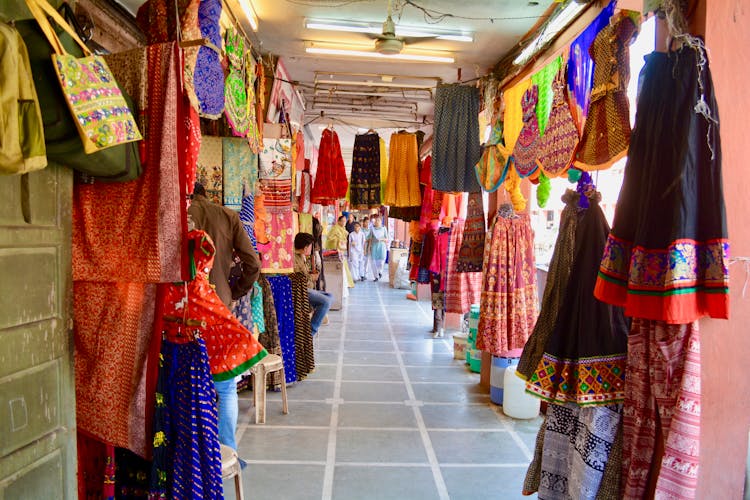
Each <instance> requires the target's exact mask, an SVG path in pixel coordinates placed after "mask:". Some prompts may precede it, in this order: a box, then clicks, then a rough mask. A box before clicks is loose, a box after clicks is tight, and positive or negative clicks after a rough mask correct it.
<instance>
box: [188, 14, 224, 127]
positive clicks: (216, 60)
mask: <svg viewBox="0 0 750 500" xmlns="http://www.w3.org/2000/svg"><path fill="white" fill-rule="evenodd" d="M191 5H192V4H191ZM220 18H221V0H201V1H200V3H199V4H198V26H199V27H200V31H201V38H205V39H207V40H208V41H209V42H211V43H212V44H213V45H214V47H219V48H220V47H221V46H222V40H221V26H220V25H219V19H220ZM219 50H220V49H219ZM193 85H195V95H196V96H197V97H198V102H199V103H200V109H199V112H200V114H201V116H203V117H205V118H210V119H212V120H216V119H218V118H219V117H221V114H222V112H223V111H224V68H223V67H222V64H221V54H219V52H217V49H215V48H213V47H209V46H207V45H202V46H201V47H199V49H198V57H197V59H196V61H195V70H194V72H193Z"/></svg>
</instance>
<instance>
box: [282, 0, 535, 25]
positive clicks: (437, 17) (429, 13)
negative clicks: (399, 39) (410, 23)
mask: <svg viewBox="0 0 750 500" xmlns="http://www.w3.org/2000/svg"><path fill="white" fill-rule="evenodd" d="M287 1H288V0H287ZM400 1H401V2H403V4H402V5H401V11H402V12H403V8H404V7H407V6H408V7H412V8H414V9H417V10H419V11H421V12H422V15H423V16H424V20H425V22H426V23H427V24H438V23H441V22H443V21H445V20H446V19H463V20H466V21H489V22H490V23H494V22H495V21H515V20H522V19H539V18H540V16H517V17H471V16H461V15H458V14H452V13H450V12H441V11H439V10H436V9H428V8H427V7H423V6H422V5H419V4H418V3H417V2H415V1H414V0H400ZM399 17H400V14H399Z"/></svg>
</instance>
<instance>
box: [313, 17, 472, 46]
mask: <svg viewBox="0 0 750 500" xmlns="http://www.w3.org/2000/svg"><path fill="white" fill-rule="evenodd" d="M305 27H306V28H307V29H311V30H324V31H343V32H348V33H371V34H373V35H380V34H381V33H382V32H383V24H382V23H358V22H354V21H336V20H325V21H324V20H319V19H308V20H307V21H306V22H305ZM396 36H406V37H410V36H412V37H425V38H436V39H438V40H449V41H451V42H466V43H471V42H473V41H474V36H473V35H472V34H466V33H464V32H462V31H450V30H435V29H423V28H417V27H410V26H396Z"/></svg>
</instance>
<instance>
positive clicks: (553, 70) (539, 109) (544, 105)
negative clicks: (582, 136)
mask: <svg viewBox="0 0 750 500" xmlns="http://www.w3.org/2000/svg"><path fill="white" fill-rule="evenodd" d="M562 67H563V61H562V56H557V57H555V58H554V59H553V60H552V62H550V63H549V64H547V65H545V66H544V67H543V68H542V69H540V70H539V71H537V72H536V73H534V74H533V75H531V83H532V84H534V85H536V87H537V91H538V96H537V101H536V108H535V109H534V112H535V113H536V119H537V123H538V124H539V135H540V136H542V137H543V136H544V134H545V133H546V129H547V122H548V120H549V117H550V112H552V106H553V101H554V89H553V88H552V82H553V81H554V80H555V76H556V75H557V73H558V72H559V71H560V69H561V68H562Z"/></svg>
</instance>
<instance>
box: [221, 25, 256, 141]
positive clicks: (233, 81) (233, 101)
mask: <svg viewBox="0 0 750 500" xmlns="http://www.w3.org/2000/svg"><path fill="white" fill-rule="evenodd" d="M224 50H225V52H226V54H227V60H228V61H229V74H228V75H227V78H226V81H225V82H224V115H225V116H226V118H227V122H228V123H229V126H230V127H231V129H232V133H233V134H234V135H236V136H239V137H247V135H248V129H249V127H250V116H249V115H248V105H247V85H246V83H245V82H246V80H245V39H244V37H243V36H242V35H241V34H240V33H239V32H237V31H235V30H234V28H229V29H228V30H227V32H226V44H225V46H224Z"/></svg>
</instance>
